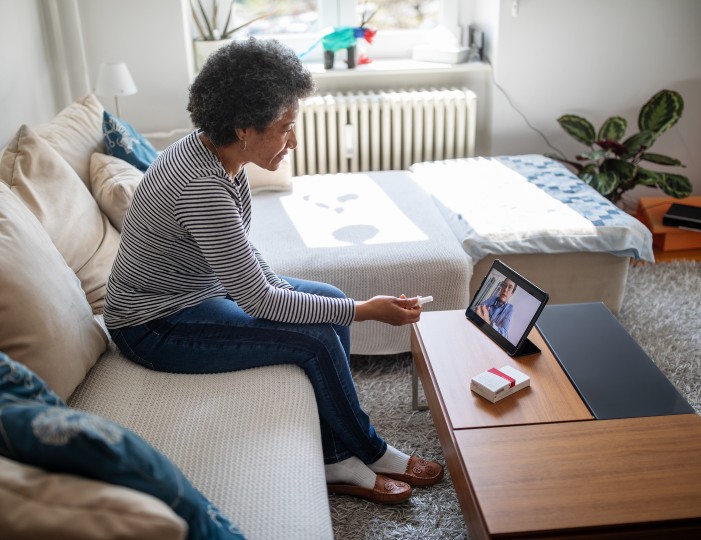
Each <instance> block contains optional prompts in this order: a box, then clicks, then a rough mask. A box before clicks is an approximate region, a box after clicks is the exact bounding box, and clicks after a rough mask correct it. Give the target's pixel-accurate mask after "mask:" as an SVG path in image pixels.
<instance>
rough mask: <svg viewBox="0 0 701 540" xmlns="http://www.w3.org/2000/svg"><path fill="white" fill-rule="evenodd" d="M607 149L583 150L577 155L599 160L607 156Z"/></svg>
mask: <svg viewBox="0 0 701 540" xmlns="http://www.w3.org/2000/svg"><path fill="white" fill-rule="evenodd" d="M606 154H607V152H606V150H592V151H591V152H582V153H581V154H579V155H578V156H577V159H590V160H592V161H599V160H600V159H603V158H604V157H606Z"/></svg>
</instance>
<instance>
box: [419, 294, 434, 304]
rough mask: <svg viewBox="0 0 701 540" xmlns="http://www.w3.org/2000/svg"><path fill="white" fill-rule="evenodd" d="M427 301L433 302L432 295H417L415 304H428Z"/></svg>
mask: <svg viewBox="0 0 701 540" xmlns="http://www.w3.org/2000/svg"><path fill="white" fill-rule="evenodd" d="M429 302H433V296H419V297H417V304H418V305H419V306H423V305H424V304H428V303H429Z"/></svg>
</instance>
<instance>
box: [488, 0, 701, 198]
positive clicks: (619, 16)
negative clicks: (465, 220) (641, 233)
mask: <svg viewBox="0 0 701 540" xmlns="http://www.w3.org/2000/svg"><path fill="white" fill-rule="evenodd" d="M485 2H486V4H492V5H493V4H494V3H495V2H494V0H478V6H477V7H476V12H479V10H480V9H483V10H485V11H486V12H487V17H486V21H487V23H488V24H492V25H494V28H493V29H492V32H498V48H497V47H495V48H493V50H491V51H490V56H491V59H492V61H493V65H494V75H495V78H496V81H497V82H498V83H499V85H501V86H502V87H503V88H504V89H505V90H506V91H507V93H508V94H509V96H510V97H511V99H512V101H513V102H514V104H515V105H516V107H518V109H520V110H521V111H522V112H523V113H524V114H525V115H526V117H527V118H528V119H529V120H530V122H531V123H532V124H533V125H534V126H535V127H537V128H538V129H540V130H541V131H543V132H544V133H545V134H546V136H547V137H548V139H549V140H550V141H551V143H552V144H553V145H554V146H556V147H557V148H559V149H560V150H562V152H564V153H565V154H566V155H567V156H568V157H572V156H574V154H575V153H577V152H580V151H582V150H584V148H585V147H584V146H583V145H581V144H579V143H577V142H576V141H574V140H573V139H571V138H570V137H569V136H568V135H566V134H565V132H564V131H562V129H561V128H560V127H559V125H558V124H557V122H556V119H557V118H558V117H559V116H560V115H562V114H564V113H569V112H571V113H576V114H579V115H581V116H584V117H585V118H588V119H589V120H590V121H592V122H593V123H594V125H595V126H596V128H597V129H598V127H599V126H600V125H601V123H602V122H603V121H604V120H605V119H606V118H607V117H609V116H613V115H621V116H623V117H625V118H626V119H627V120H628V124H629V128H628V134H633V133H634V132H635V131H637V115H638V112H639V110H640V107H641V106H642V105H643V103H645V101H647V99H648V98H649V97H651V96H652V95H653V94H655V93H656V92H657V91H658V90H660V89H662V88H669V89H672V90H676V91H678V92H680V93H681V95H682V97H683V98H684V101H685V110H684V114H683V116H682V119H681V120H680V121H679V123H678V124H677V125H676V126H675V127H674V128H672V130H670V131H669V132H668V133H666V134H665V135H663V136H662V137H661V138H660V139H659V141H658V142H657V144H656V145H655V146H654V148H653V151H655V152H658V153H664V154H668V155H671V156H674V157H677V158H679V159H680V160H681V161H682V162H684V163H685V164H686V165H687V168H686V169H678V172H680V173H682V174H685V175H687V176H688V177H689V179H690V180H691V181H692V184H693V185H694V193H695V194H701V56H700V55H701V32H700V31H699V27H700V26H701V2H699V1H698V0H665V1H664V2H660V1H659V0H587V1H582V0H519V13H518V16H516V17H514V16H512V14H511V6H512V3H513V0H500V1H499V4H500V10H499V13H498V21H497V23H496V24H494V17H495V16H497V15H496V14H495V13H494V12H493V11H491V12H490V9H493V8H490V7H485V6H486V4H485ZM488 41H489V40H488ZM492 45H493V43H492ZM491 114H492V141H491V152H492V154H493V155H498V154H519V153H542V152H546V151H549V149H548V147H547V146H546V144H545V142H544V141H543V140H542V139H541V138H540V136H539V135H537V134H536V133H534V132H533V131H532V130H530V129H529V128H528V126H527V125H526V123H525V122H524V120H523V119H522V118H521V117H520V116H519V115H518V113H517V112H516V111H515V110H514V109H513V108H512V107H511V106H510V105H509V104H508V102H507V100H506V98H505V97H504V96H503V95H502V94H501V92H500V91H499V90H496V89H495V90H494V91H493V106H492V111H491ZM657 194H659V191H658V190H653V189H650V188H638V189H636V190H635V192H634V193H633V197H636V196H640V195H645V196H650V195H657Z"/></svg>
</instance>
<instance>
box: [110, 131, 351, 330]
mask: <svg viewBox="0 0 701 540" xmlns="http://www.w3.org/2000/svg"><path fill="white" fill-rule="evenodd" d="M198 135H199V132H198V131H195V132H193V133H191V134H190V135H188V136H186V137H185V138H183V139H181V140H180V141H178V142H177V143H175V144H173V145H171V146H170V147H169V148H168V149H166V150H165V151H164V152H163V153H162V154H161V155H160V156H159V157H158V159H157V160H156V162H155V163H154V164H153V165H152V166H151V168H149V170H148V171H147V172H146V174H145V175H144V178H143V180H142V181H141V183H140V184H139V187H138V188H137V189H136V191H135V193H134V198H133V200H132V203H131V206H130V207H129V210H128V212H127V215H126V218H125V220H124V226H123V230H122V239H121V244H120V246H119V252H118V253H117V258H116V259H115V262H114V266H113V267H112V273H111V274H110V277H109V280H108V282H107V297H106V302H105V312H104V320H105V324H106V325H107V327H108V328H121V327H124V326H134V325H137V324H142V323H145V322H148V321H150V320H153V319H157V318H161V317H165V316H167V315H171V314H173V313H175V312H177V311H179V310H181V309H183V308H185V307H190V306H194V305H197V304H198V303H200V302H202V301H203V300H205V299H208V298H215V297H224V296H226V295H227V294H228V295H230V296H231V297H232V298H233V299H234V300H235V301H236V303H237V304H238V305H239V307H241V309H243V310H244V311H245V312H246V313H247V314H248V315H250V316H252V317H260V318H265V319H269V320H274V321H279V322H288V323H334V324H342V325H349V324H350V323H351V321H352V320H353V318H354V316H355V303H354V301H353V300H351V299H349V298H327V297H322V296H317V295H312V294H306V293H302V292H296V291H294V290H292V287H291V286H290V284H289V283H287V282H286V281H284V280H283V279H281V278H280V277H278V276H277V275H276V274H275V273H274V272H273V271H272V269H271V268H270V267H269V266H268V265H267V263H266V262H265V261H264V259H263V258H262V257H261V255H260V253H259V252H258V250H256V248H255V247H254V246H253V244H251V242H250V241H249V230H250V226H251V193H250V189H249V187H248V179H247V177H246V173H245V170H244V169H242V170H241V172H239V174H238V175H237V176H236V178H234V179H233V180H231V179H230V178H229V176H228V175H227V174H226V171H225V170H224V168H223V167H222V165H221V163H220V162H219V159H218V158H217V156H216V155H214V154H213V153H212V152H210V151H209V149H207V147H206V146H205V145H204V144H203V143H202V142H201V141H200V139H199V136H198Z"/></svg>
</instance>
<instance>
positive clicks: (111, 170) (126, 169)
mask: <svg viewBox="0 0 701 540" xmlns="http://www.w3.org/2000/svg"><path fill="white" fill-rule="evenodd" d="M143 177H144V173H142V172H141V171H140V170H139V169H137V168H136V167H134V166H133V165H131V164H129V163H127V162H126V161H124V160H123V159H120V158H118V157H114V156H108V155H107V154H100V153H99V152H95V153H94V154H93V155H92V157H91V158H90V190H91V191H92V194H93V197H95V200H96V201H97V204H98V205H99V207H100V210H102V211H103V212H104V214H105V215H106V216H107V217H108V218H109V220H110V223H111V224H112V226H113V227H114V228H115V229H117V230H118V231H119V232H122V224H123V223H124V216H125V215H126V214H127V210H128V209H129V205H130V204H131V199H132V197H133V196H134V191H136V187H137V186H138V185H139V182H141V179H142V178H143Z"/></svg>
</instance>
